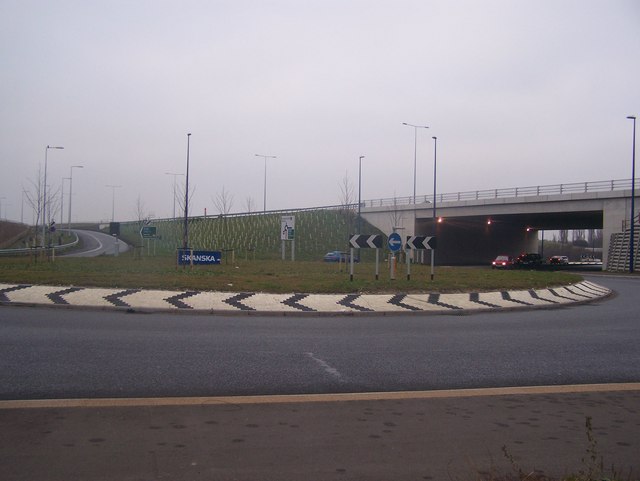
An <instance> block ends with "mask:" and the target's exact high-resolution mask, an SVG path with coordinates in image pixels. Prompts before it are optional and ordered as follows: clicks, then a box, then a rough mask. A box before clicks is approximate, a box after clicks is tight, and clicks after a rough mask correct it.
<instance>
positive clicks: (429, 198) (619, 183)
mask: <svg viewBox="0 0 640 481" xmlns="http://www.w3.org/2000/svg"><path fill="white" fill-rule="evenodd" d="M639 187H640V179H636V188H639ZM630 189H631V179H617V180H600V181H595V182H575V183H570V184H551V185H537V186H529V187H509V188H505V189H486V190H471V191H466V192H448V193H442V194H437V195H436V202H438V203H440V202H456V201H464V200H490V199H503V198H514V197H530V196H541V195H562V194H584V193H589V192H611V191H616V190H630ZM432 202H433V194H428V195H419V196H416V197H415V198H414V197H413V196H406V197H391V198H384V199H373V200H365V201H363V202H362V204H363V207H386V206H401V205H412V204H430V203H432Z"/></svg>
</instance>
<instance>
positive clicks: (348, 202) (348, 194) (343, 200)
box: [340, 171, 355, 210]
mask: <svg viewBox="0 0 640 481" xmlns="http://www.w3.org/2000/svg"><path fill="white" fill-rule="evenodd" d="M353 190H354V189H353V184H352V183H351V180H350V179H349V173H348V172H347V171H345V173H344V177H343V178H342V181H341V182H340V205H341V206H342V207H343V209H344V210H347V209H349V210H353V203H354V202H355V196H354V193H353Z"/></svg>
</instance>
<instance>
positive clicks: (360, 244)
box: [349, 234, 382, 249]
mask: <svg viewBox="0 0 640 481" xmlns="http://www.w3.org/2000/svg"><path fill="white" fill-rule="evenodd" d="M349 244H350V245H351V247H353V248H355V249H382V236H381V235H379V234H378V235H367V234H353V235H352V236H351V237H350V238H349Z"/></svg>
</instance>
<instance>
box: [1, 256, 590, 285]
mask: <svg viewBox="0 0 640 481" xmlns="http://www.w3.org/2000/svg"><path fill="white" fill-rule="evenodd" d="M389 277H390V276H389V269H388V266H387V264H384V263H381V264H380V275H379V280H375V264H374V263H367V262H364V263H360V264H357V265H356V266H355V270H354V280H353V281H350V276H349V271H348V266H347V268H345V266H344V265H342V266H339V265H337V264H330V263H324V262H321V261H296V262H291V261H252V260H239V261H237V262H236V263H235V264H233V265H232V264H225V263H223V264H221V265H217V266H195V267H193V268H189V267H187V268H182V267H180V268H176V265H175V259H174V258H173V257H161V256H158V257H144V258H134V257H133V256H132V255H121V256H119V257H95V258H66V259H65V258H57V259H56V260H55V262H43V261H39V262H37V263H36V262H34V260H33V259H31V258H29V257H22V258H0V282H4V283H24V284H46V285H60V286H67V285H73V286H82V287H114V288H146V289H168V290H173V289H177V290H183V289H192V290H201V291H229V292H234V291H235V292H272V293H289V292H303V293H386V292H406V293H410V292H413V293H417V292H441V293H450V292H488V291H496V290H520V289H539V288H546V287H552V286H559V285H566V284H572V283H575V282H579V281H580V280H581V279H582V278H581V277H580V276H579V275H576V274H570V273H566V272H549V271H528V270H510V271H499V270H492V269H490V268H488V267H487V268H485V267H436V270H435V279H434V280H433V281H431V279H430V266H423V265H417V264H415V265H412V267H411V279H410V280H407V276H406V267H405V266H399V267H398V272H397V274H396V279H395V280H391V279H390V278H389Z"/></svg>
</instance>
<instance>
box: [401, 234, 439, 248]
mask: <svg viewBox="0 0 640 481" xmlns="http://www.w3.org/2000/svg"><path fill="white" fill-rule="evenodd" d="M435 248H436V238H435V237H426V236H419V235H413V236H407V249H435Z"/></svg>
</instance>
